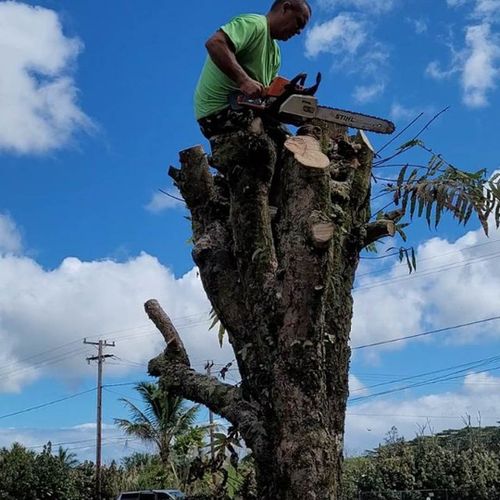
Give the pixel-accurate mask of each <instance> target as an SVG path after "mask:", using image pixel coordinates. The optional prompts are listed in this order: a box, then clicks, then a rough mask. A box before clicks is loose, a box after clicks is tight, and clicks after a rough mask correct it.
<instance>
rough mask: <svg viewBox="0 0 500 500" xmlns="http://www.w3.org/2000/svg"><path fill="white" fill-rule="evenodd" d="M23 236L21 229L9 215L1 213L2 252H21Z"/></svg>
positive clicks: (0, 245) (0, 243)
mask: <svg viewBox="0 0 500 500" xmlns="http://www.w3.org/2000/svg"><path fill="white" fill-rule="evenodd" d="M21 249H22V238H21V233H20V232H19V229H18V228H17V227H16V224H15V223H14V221H13V220H12V219H11V218H10V217H9V216H8V215H2V214H0V254H2V253H19V252H20V251H21Z"/></svg>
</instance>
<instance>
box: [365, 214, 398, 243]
mask: <svg viewBox="0 0 500 500" xmlns="http://www.w3.org/2000/svg"><path fill="white" fill-rule="evenodd" d="M395 234H396V223H395V222H394V221H393V220H389V219H380V220H377V221H375V222H372V223H370V224H367V225H366V238H365V242H364V246H365V247H366V246H368V245H370V244H371V243H374V242H375V241H378V240H380V239H381V238H385V237H386V236H391V237H392V236H394V235H395Z"/></svg>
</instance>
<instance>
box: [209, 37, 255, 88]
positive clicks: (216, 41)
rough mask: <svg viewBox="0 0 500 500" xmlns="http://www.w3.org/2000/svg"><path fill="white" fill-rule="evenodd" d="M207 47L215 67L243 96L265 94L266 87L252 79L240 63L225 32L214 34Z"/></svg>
mask: <svg viewBox="0 0 500 500" xmlns="http://www.w3.org/2000/svg"><path fill="white" fill-rule="evenodd" d="M205 47H206V48H207V50H208V53H209V55H210V57H211V58H212V61H213V62H214V63H215V65H216V66H217V67H218V68H219V69H220V70H221V71H222V72H223V73H224V74H226V75H227V76H228V77H229V78H231V80H233V82H235V83H236V85H238V87H239V89H240V90H241V92H243V94H245V95H247V96H249V97H259V96H261V95H262V94H263V92H264V86H263V85H262V84H261V83H259V82H257V81H256V80H253V79H252V78H250V77H249V76H248V74H247V73H246V71H245V70H244V69H243V68H242V67H241V65H240V64H239V63H238V60H237V59H236V54H235V53H234V47H233V44H232V43H231V40H230V39H229V38H228V36H227V35H226V34H225V33H224V32H223V31H221V30H219V31H217V32H216V33H214V34H213V35H212V36H211V37H210V38H209V39H208V41H207V43H206V44H205Z"/></svg>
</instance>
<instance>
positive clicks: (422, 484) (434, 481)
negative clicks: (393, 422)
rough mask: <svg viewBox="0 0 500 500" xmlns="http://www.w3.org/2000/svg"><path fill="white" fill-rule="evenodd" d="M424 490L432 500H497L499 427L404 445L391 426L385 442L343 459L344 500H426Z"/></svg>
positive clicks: (499, 492) (499, 491)
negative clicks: (363, 452) (361, 454)
mask: <svg viewBox="0 0 500 500" xmlns="http://www.w3.org/2000/svg"><path fill="white" fill-rule="evenodd" d="M424 490H428V491H435V493H434V495H433V496H432V497H430V498H433V499H434V500H440V499H441V498H442V499H450V500H451V499H460V500H498V499H499V498H500V428H499V427H484V428H482V427H472V426H470V425H467V426H466V427H465V428H463V429H460V430H446V431H443V432H440V433H437V434H435V435H431V436H424V435H420V436H417V437H416V438H415V439H413V440H411V441H405V439H403V438H402V437H400V436H399V435H398V431H397V429H396V428H395V427H393V428H392V429H391V430H390V431H389V432H388V434H387V437H386V439H385V443H384V444H382V445H380V446H379V447H377V448H376V449H374V450H372V451H369V452H366V453H365V454H364V455H363V456H360V457H353V458H348V459H347V460H346V461H345V465H344V491H343V495H344V497H343V498H344V499H345V500H353V499H362V500H392V499H398V500H399V499H401V498H404V499H405V500H413V499H422V500H423V499H425V498H427V494H424V493H417V491H424ZM403 492H405V493H403ZM412 492H415V493H413V494H412Z"/></svg>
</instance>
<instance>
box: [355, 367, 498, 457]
mask: <svg viewBox="0 0 500 500" xmlns="http://www.w3.org/2000/svg"><path fill="white" fill-rule="evenodd" d="M499 385H500V378H498V377H494V376H492V375H490V374H487V373H470V374H468V375H467V376H466V377H465V379H464V380H463V382H462V385H461V386H460V387H459V388H458V389H456V390H454V391H448V392H442V393H439V392H436V393H431V394H428V395H425V396H420V397H415V398H412V397H411V396H405V395H404V393H403V396H402V397H399V398H394V397H382V398H375V399H371V400H370V399H369V400H366V402H364V403H362V404H350V405H349V407H348V410H347V418H346V447H347V448H348V450H351V451H352V452H362V451H364V450H365V449H370V448H373V447H375V446H377V445H378V444H379V443H380V442H382V441H383V438H384V435H385V434H386V433H387V431H388V430H389V429H390V428H391V426H393V425H395V426H396V427H397V428H398V430H399V433H400V435H402V436H404V437H405V438H407V439H413V438H414V437H415V435H416V433H417V432H418V431H419V428H422V427H426V428H427V433H429V426H430V428H431V430H432V431H433V432H440V431H442V430H444V429H450V428H453V429H458V428H462V427H463V426H464V418H466V417H470V418H471V424H472V425H485V426H486V425H495V424H496V421H497V420H498V414H499V413H500V399H499V398H496V397H491V396H492V395H493V394H495V393H496V392H497V390H498V386H499ZM365 393H366V390H365ZM357 395H359V394H357Z"/></svg>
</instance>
